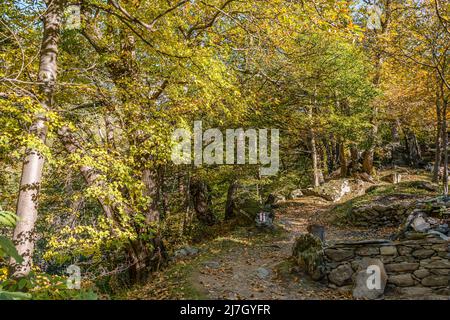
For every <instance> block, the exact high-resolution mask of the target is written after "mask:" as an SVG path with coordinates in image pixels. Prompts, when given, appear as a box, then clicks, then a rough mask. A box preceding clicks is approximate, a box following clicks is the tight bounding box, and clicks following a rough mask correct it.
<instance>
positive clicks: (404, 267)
mask: <svg viewBox="0 0 450 320" xmlns="http://www.w3.org/2000/svg"><path fill="white" fill-rule="evenodd" d="M449 246H450V245H449V242H447V241H445V240H442V239H441V238H439V237H436V236H434V235H428V236H426V237H424V238H423V239H418V240H402V241H395V242H392V241H387V240H374V241H355V242H340V243H336V244H334V245H331V246H328V247H326V248H325V250H324V252H325V262H324V263H325V267H324V270H325V273H326V279H327V280H328V284H329V286H330V287H335V288H336V287H337V288H341V289H344V290H346V289H348V290H352V289H353V288H355V285H356V281H355V280H356V278H357V276H358V273H361V270H362V269H363V268H367V264H368V262H367V261H378V262H379V264H381V267H382V269H383V272H385V273H386V278H387V279H386V280H387V284H386V290H385V294H388V293H390V294H401V295H408V296H430V295H438V296H449V295H450V291H449V276H450V260H449V258H450V254H449V252H450V248H449ZM369 263H374V262H369ZM384 270H385V271H384ZM363 271H364V270H363ZM383 289H384V287H383ZM353 292H355V291H353Z"/></svg>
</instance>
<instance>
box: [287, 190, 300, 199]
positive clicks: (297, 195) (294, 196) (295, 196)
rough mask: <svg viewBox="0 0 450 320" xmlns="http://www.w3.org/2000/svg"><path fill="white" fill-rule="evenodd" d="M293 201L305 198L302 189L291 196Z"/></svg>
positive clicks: (294, 191)
mask: <svg viewBox="0 0 450 320" xmlns="http://www.w3.org/2000/svg"><path fill="white" fill-rule="evenodd" d="M290 197H291V199H298V198H301V197H303V192H302V190H300V189H295V190H293V191H292V192H291V194H290Z"/></svg>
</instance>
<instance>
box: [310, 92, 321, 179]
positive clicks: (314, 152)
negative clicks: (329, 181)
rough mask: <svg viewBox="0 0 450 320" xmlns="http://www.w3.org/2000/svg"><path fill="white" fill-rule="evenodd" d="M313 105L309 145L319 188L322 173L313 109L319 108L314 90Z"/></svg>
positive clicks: (314, 175) (311, 108)
mask: <svg viewBox="0 0 450 320" xmlns="http://www.w3.org/2000/svg"><path fill="white" fill-rule="evenodd" d="M313 103H314V104H313V105H311V106H310V107H309V120H310V123H309V145H310V148H311V161H312V166H313V177H312V178H313V179H312V180H313V186H314V187H318V186H320V173H319V170H320V169H319V164H318V162H319V161H318V158H317V157H318V154H317V147H316V137H315V133H314V129H313V114H314V110H313V108H317V98H316V91H315V90H314V101H313Z"/></svg>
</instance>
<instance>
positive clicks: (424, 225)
mask: <svg viewBox="0 0 450 320" xmlns="http://www.w3.org/2000/svg"><path fill="white" fill-rule="evenodd" d="M411 227H412V228H413V229H414V230H416V231H418V232H426V231H428V230H429V229H430V228H431V225H430V224H429V223H428V222H427V221H426V220H425V218H424V217H422V216H417V217H415V218H414V219H413V221H412V222H411Z"/></svg>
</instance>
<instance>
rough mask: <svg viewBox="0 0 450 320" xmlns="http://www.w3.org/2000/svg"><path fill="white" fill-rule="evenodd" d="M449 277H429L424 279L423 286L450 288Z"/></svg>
mask: <svg viewBox="0 0 450 320" xmlns="http://www.w3.org/2000/svg"><path fill="white" fill-rule="evenodd" d="M448 279H449V277H448V276H428V277H426V278H423V279H422V285H423V286H425V287H440V286H442V287H444V286H448V284H449V282H448Z"/></svg>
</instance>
